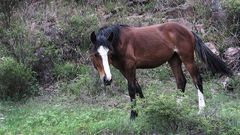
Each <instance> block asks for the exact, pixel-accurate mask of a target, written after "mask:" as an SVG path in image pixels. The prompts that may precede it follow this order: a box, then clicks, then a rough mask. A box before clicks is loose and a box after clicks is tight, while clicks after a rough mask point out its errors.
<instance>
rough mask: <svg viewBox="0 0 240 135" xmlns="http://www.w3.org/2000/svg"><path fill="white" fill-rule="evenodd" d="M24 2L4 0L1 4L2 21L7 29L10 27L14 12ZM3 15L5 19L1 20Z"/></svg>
mask: <svg viewBox="0 0 240 135" xmlns="http://www.w3.org/2000/svg"><path fill="white" fill-rule="evenodd" d="M21 1H22V0H2V1H1V3H0V20H1V21H3V24H4V26H5V27H6V28H9V27H10V22H11V17H12V15H13V13H14V10H15V9H16V8H17V7H18V6H19V5H20V2H21ZM1 13H2V14H3V17H2V18H1Z"/></svg>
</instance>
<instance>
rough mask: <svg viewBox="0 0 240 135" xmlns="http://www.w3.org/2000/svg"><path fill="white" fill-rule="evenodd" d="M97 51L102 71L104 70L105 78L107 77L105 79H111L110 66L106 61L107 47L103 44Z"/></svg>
mask: <svg viewBox="0 0 240 135" xmlns="http://www.w3.org/2000/svg"><path fill="white" fill-rule="evenodd" d="M97 51H98V53H99V54H100V56H101V57H102V62H103V68H104V71H105V74H106V78H107V80H111V79H112V75H111V72H110V67H109V63H108V55H107V54H108V51H109V49H108V48H105V47H103V46H100V47H99V48H98V50H97Z"/></svg>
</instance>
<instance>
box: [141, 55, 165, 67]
mask: <svg viewBox="0 0 240 135" xmlns="http://www.w3.org/2000/svg"><path fill="white" fill-rule="evenodd" d="M168 59H169V58H168V57H164V58H163V57H162V58H146V59H144V58H141V59H138V60H137V68H142V69H144V68H155V67H158V66H160V65H162V64H164V63H165V62H166V61H167V60H168Z"/></svg>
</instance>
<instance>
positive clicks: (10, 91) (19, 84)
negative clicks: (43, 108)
mask: <svg viewBox="0 0 240 135" xmlns="http://www.w3.org/2000/svg"><path fill="white" fill-rule="evenodd" d="M37 90H38V89H37V82H36V78H35V73H34V72H33V71H32V70H31V69H30V68H28V67H27V66H25V65H23V64H22V63H18V62H17V61H16V60H14V59H13V58H10V57H6V58H4V57H3V58H2V59H1V61H0V93H1V94H0V99H3V100H6V99H9V98H10V99H13V100H19V99H22V98H25V97H29V96H31V95H35V94H37Z"/></svg>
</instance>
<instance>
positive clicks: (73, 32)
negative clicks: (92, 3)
mask: <svg viewBox="0 0 240 135" xmlns="http://www.w3.org/2000/svg"><path fill="white" fill-rule="evenodd" d="M97 25H98V18H97V16H96V15H94V14H91V13H88V12H87V13H85V14H82V15H80V16H79V15H74V16H72V17H71V18H70V19H69V22H68V24H67V26H63V27H64V30H65V32H66V33H67V34H68V35H69V37H67V38H68V39H67V40H70V41H71V40H72V41H74V42H76V41H75V40H79V39H80V40H81V41H80V43H81V44H80V45H81V49H87V48H88V47H89V44H90V40H89V35H90V34H91V32H92V31H94V30H96V28H97Z"/></svg>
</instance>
